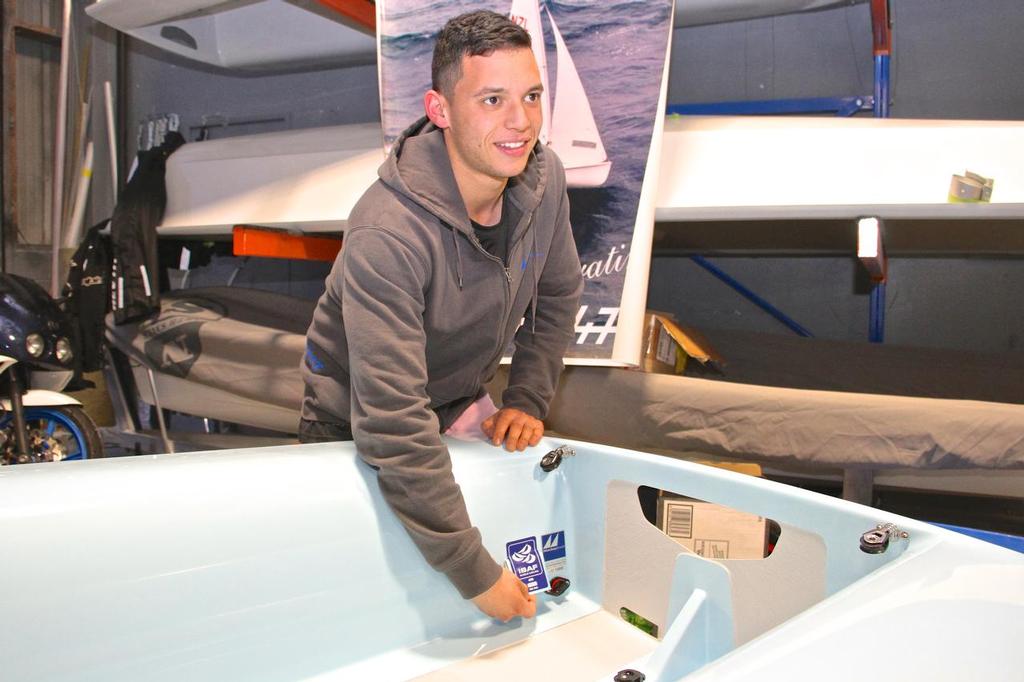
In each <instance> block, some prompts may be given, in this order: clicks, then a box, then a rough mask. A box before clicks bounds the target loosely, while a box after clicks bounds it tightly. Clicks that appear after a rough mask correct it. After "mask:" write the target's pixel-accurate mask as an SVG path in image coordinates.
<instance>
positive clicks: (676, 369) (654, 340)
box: [640, 310, 722, 374]
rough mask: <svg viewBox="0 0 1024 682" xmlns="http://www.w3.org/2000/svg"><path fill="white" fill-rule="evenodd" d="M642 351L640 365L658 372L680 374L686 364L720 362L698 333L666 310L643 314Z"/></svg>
mask: <svg viewBox="0 0 1024 682" xmlns="http://www.w3.org/2000/svg"><path fill="white" fill-rule="evenodd" d="M643 348H644V353H643V359H642V360H641V365H640V368H641V369H642V370H643V371H645V372H655V373H658V374H682V373H683V372H684V371H685V370H686V363H687V361H688V360H689V359H691V358H692V359H694V360H696V361H697V362H699V363H701V364H712V365H721V364H722V358H721V356H720V355H719V354H718V353H717V352H715V350H714V349H713V348H712V347H711V344H710V343H709V342H708V340H707V339H705V338H704V336H703V335H702V334H700V332H698V331H696V330H695V329H689V328H686V327H683V326H682V325H680V324H679V323H678V322H676V321H675V319H673V317H672V316H671V315H670V314H668V313H661V312H657V311H653V310H649V311H647V314H646V315H645V316H644V346H643Z"/></svg>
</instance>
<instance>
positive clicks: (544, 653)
mask: <svg viewBox="0 0 1024 682" xmlns="http://www.w3.org/2000/svg"><path fill="white" fill-rule="evenodd" d="M657 646H658V640H656V639H655V638H654V637H651V636H649V635H647V634H645V633H643V632H641V631H640V630H638V629H637V628H635V627H633V626H632V625H630V624H628V623H626V622H625V621H623V620H621V619H619V618H616V617H615V616H613V615H612V614H610V613H608V612H607V611H597V612H596V613H592V614H590V615H589V616H584V617H582V618H579V619H577V620H574V621H572V622H571V623H566V624H565V625H562V626H561V627H558V628H554V629H552V630H547V631H546V632H542V633H540V634H537V635H534V636H532V637H530V638H529V639H525V640H523V641H521V642H517V643H515V644H512V645H510V646H507V647H505V648H503V649H499V650H497V651H493V652H491V653H489V654H487V655H484V656H480V657H473V658H467V659H465V660H463V661H459V662H458V663H454V664H452V665H450V666H447V667H445V668H441V669H440V670H436V671H434V672H432V673H428V674H426V675H423V676H421V677H417V678H415V680H416V682H478V681H479V680H488V682H506V680H507V681H508V682H522V680H523V677H524V674H526V675H527V676H532V675H535V674H539V675H540V678H541V679H546V680H589V679H598V678H600V677H601V676H602V675H607V673H608V671H609V670H620V669H622V668H625V667H628V664H629V663H630V661H634V660H636V659H639V658H641V657H644V656H648V655H650V654H651V652H653V651H654V649H655V648H657ZM541 661H543V663H540V662H541Z"/></svg>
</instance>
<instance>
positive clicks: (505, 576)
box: [473, 568, 537, 623]
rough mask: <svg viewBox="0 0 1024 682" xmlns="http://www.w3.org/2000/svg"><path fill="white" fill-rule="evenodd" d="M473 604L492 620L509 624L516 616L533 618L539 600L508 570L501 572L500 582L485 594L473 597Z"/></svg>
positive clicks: (504, 569)
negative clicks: (495, 619)
mask: <svg viewBox="0 0 1024 682" xmlns="http://www.w3.org/2000/svg"><path fill="white" fill-rule="evenodd" d="M473 603H474V604H476V607H477V608H478V609H480V610H481V611H483V612H484V613H485V614H487V615H488V616H490V617H491V618H497V619H498V620H500V621H501V622H502V623H507V622H509V621H510V620H512V619H513V618H515V617H516V616H522V617H524V618H533V616H534V614H536V613H537V599H536V597H534V596H533V595H532V594H530V593H529V591H528V590H527V588H526V585H525V584H523V581H522V580H520V579H519V578H517V577H515V576H514V575H512V572H511V571H509V570H508V569H507V568H503V569H502V571H501V577H500V578H498V582H496V583H494V584H493V585H491V587H490V589H488V590H487V591H486V592H484V593H483V594H481V595H479V596H477V597H473Z"/></svg>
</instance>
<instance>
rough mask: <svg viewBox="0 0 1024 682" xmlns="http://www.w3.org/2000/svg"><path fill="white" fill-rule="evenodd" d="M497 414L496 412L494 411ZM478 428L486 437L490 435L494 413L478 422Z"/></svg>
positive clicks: (492, 429)
mask: <svg viewBox="0 0 1024 682" xmlns="http://www.w3.org/2000/svg"><path fill="white" fill-rule="evenodd" d="M495 414H497V413H495ZM480 430H481V431H483V432H484V435H486V436H487V437H488V438H490V437H491V433H493V431H494V415H493V414H492V415H491V416H490V417H488V418H487V419H485V420H483V421H482V422H480Z"/></svg>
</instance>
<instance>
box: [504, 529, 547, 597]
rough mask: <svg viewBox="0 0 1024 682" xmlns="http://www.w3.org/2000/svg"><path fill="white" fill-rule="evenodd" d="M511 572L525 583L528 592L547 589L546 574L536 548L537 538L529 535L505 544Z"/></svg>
mask: <svg viewBox="0 0 1024 682" xmlns="http://www.w3.org/2000/svg"><path fill="white" fill-rule="evenodd" d="M505 553H506V554H507V555H508V563H509V565H510V566H511V568H512V574H513V575H515V577H517V578H519V579H520V580H522V581H523V582H524V583H526V587H527V589H529V591H530V592H537V591H538V590H546V589H548V576H547V574H546V573H544V562H543V561H541V558H540V552H539V551H538V550H537V538H535V537H533V536H530V537H528V538H523V539H522V540H514V541H513V542H509V543H507V544H506V545H505Z"/></svg>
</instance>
